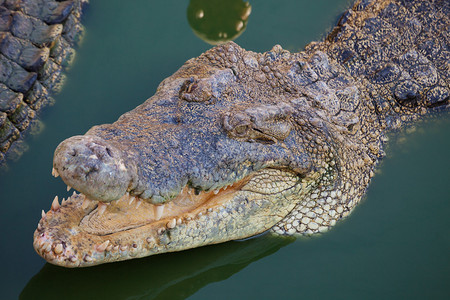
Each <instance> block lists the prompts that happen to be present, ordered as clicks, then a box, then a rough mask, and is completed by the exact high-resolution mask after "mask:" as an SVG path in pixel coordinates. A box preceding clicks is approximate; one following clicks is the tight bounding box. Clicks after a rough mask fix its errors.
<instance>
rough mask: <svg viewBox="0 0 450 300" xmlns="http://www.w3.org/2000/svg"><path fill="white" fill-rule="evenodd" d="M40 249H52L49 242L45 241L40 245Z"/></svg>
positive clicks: (47, 250) (46, 250) (48, 250)
mask: <svg viewBox="0 0 450 300" xmlns="http://www.w3.org/2000/svg"><path fill="white" fill-rule="evenodd" d="M42 250H44V251H45V252H50V250H52V245H50V243H49V242H45V243H44V244H43V245H42Z"/></svg>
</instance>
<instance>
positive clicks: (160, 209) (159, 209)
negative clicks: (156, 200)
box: [155, 205, 164, 220]
mask: <svg viewBox="0 0 450 300" xmlns="http://www.w3.org/2000/svg"><path fill="white" fill-rule="evenodd" d="M163 212H164V205H155V219H156V220H159V219H161V217H162V215H163Z"/></svg>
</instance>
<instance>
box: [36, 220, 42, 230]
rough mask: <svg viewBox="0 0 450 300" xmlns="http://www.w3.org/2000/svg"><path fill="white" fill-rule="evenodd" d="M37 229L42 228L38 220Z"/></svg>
mask: <svg viewBox="0 0 450 300" xmlns="http://www.w3.org/2000/svg"><path fill="white" fill-rule="evenodd" d="M37 229H38V230H39V231H41V230H42V225H41V223H40V222H39V223H38V226H37Z"/></svg>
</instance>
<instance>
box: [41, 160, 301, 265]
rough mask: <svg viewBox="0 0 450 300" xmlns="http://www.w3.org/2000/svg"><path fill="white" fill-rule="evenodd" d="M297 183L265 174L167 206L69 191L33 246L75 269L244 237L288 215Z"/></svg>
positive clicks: (187, 192) (45, 218)
mask: <svg viewBox="0 0 450 300" xmlns="http://www.w3.org/2000/svg"><path fill="white" fill-rule="evenodd" d="M54 175H57V174H54ZM300 183H301V180H300V178H299V177H298V176H297V175H295V174H293V173H290V172H287V171H282V170H277V169H263V170H260V171H258V172H255V173H253V174H251V175H249V176H247V177H245V178H243V179H241V180H239V181H237V182H235V183H233V184H231V185H228V186H224V187H222V188H220V189H218V190H214V191H203V192H197V193H196V191H195V190H194V189H192V188H190V187H188V186H186V187H185V188H184V189H183V190H182V191H181V193H180V194H179V195H178V196H177V197H176V198H174V199H173V200H171V201H170V202H168V203H166V204H164V205H155V204H151V203H149V202H147V201H145V200H142V199H139V198H138V197H134V196H130V195H129V194H128V193H127V194H125V195H124V196H123V197H122V198H121V199H119V200H117V201H112V202H110V203H108V204H106V203H103V202H99V201H95V200H90V199H87V197H86V196H85V195H83V194H77V193H76V192H74V193H73V195H72V196H71V197H69V198H68V199H67V200H65V199H63V201H62V202H61V203H59V201H58V197H55V199H54V201H53V203H52V205H51V209H50V210H49V211H48V212H44V211H43V212H42V218H41V220H40V221H39V224H38V228H37V230H36V231H35V234H34V247H35V249H36V251H37V252H38V253H39V255H41V256H42V257H43V258H45V259H46V260H47V261H48V262H50V263H53V264H56V265H61V266H65V267H80V266H91V265H96V264H100V263H105V262H112V261H120V260H126V259H130V258H136V257H143V256H148V255H152V254H157V253H163V252H172V251H180V250H185V249H189V248H193V247H199V246H202V245H207V244H214V243H219V242H224V241H227V240H232V239H239V238H245V237H249V236H252V235H255V234H258V233H261V232H263V231H265V230H268V229H270V227H271V226H273V225H275V224H276V223H277V222H278V221H280V220H281V219H282V218H283V216H285V215H286V214H288V213H289V211H290V210H291V209H292V208H293V206H294V205H295V202H294V201H292V200H290V199H288V198H290V197H291V196H289V195H292V194H293V193H294V194H296V193H297V192H298V191H299V190H298V189H302V187H301V186H302V185H303V183H301V184H300ZM296 197H297V196H296ZM274 211H276V212H277V213H276V214H274V213H273V212H274Z"/></svg>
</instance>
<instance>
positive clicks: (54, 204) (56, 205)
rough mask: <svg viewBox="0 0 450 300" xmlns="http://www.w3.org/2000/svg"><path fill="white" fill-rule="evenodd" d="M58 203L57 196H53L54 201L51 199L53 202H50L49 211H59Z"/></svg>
mask: <svg viewBox="0 0 450 300" xmlns="http://www.w3.org/2000/svg"><path fill="white" fill-rule="evenodd" d="M59 207H60V206H59V202H58V196H55V199H53V202H52V207H51V210H53V211H57V210H58V209H59Z"/></svg>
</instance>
